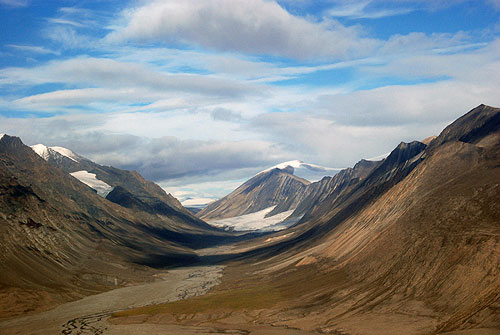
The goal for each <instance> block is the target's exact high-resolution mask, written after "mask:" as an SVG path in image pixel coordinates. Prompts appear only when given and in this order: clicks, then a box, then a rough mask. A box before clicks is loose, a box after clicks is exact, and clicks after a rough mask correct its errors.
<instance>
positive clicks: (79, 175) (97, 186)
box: [70, 171, 113, 198]
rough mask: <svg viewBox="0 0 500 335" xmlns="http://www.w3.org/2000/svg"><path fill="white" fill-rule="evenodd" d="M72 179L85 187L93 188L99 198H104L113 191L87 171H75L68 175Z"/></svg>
mask: <svg viewBox="0 0 500 335" xmlns="http://www.w3.org/2000/svg"><path fill="white" fill-rule="evenodd" d="M70 175H72V176H73V177H75V178H76V179H78V180H79V181H81V182H82V183H84V184H85V185H87V186H89V187H91V188H93V189H94V190H96V191H97V194H99V195H100V196H101V197H103V198H104V197H106V196H107V195H108V193H109V192H111V191H112V190H113V187H112V186H110V185H108V184H106V183H105V182H103V181H102V180H99V179H97V178H96V175H95V174H94V173H89V172H88V171H76V172H73V173H70Z"/></svg>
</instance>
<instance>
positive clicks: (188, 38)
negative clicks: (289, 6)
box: [107, 0, 376, 59]
mask: <svg viewBox="0 0 500 335" xmlns="http://www.w3.org/2000/svg"><path fill="white" fill-rule="evenodd" d="M123 15H124V21H126V23H125V26H123V27H121V28H117V29H116V30H115V31H114V32H112V33H111V34H109V35H108V37H107V41H114V42H123V41H128V40H131V41H138V42H151V41H156V42H158V41H160V42H164V43H166V44H174V45H175V44H178V43H181V44H188V45H191V44H195V45H199V46H202V47H205V48H208V49H212V50H219V51H236V52H243V53H249V54H269V55H275V56H285V57H291V58H298V59H309V58H339V57H347V56H348V55H350V54H352V53H356V54H362V53H365V54H366V53H368V52H369V51H370V50H371V49H372V48H373V47H374V45H375V44H376V42H375V41H374V40H370V39H366V38H362V37H360V36H359V33H358V31H357V29H356V28H349V27H345V26H343V25H341V24H340V23H338V22H336V21H323V22H314V21H308V20H306V19H304V18H302V17H297V16H293V15H291V14H290V13H288V12H287V11H286V10H285V9H283V8H282V7H280V6H279V5H278V4H277V3H275V2H273V1H264V0H203V1H200V0H188V1H182V2H180V1H173V0H170V1H153V2H149V3H146V4H144V5H143V6H141V7H138V8H134V9H129V10H126V11H125V12H124V13H123Z"/></svg>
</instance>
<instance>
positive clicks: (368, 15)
mask: <svg viewBox="0 0 500 335" xmlns="http://www.w3.org/2000/svg"><path fill="white" fill-rule="evenodd" d="M373 3H374V1H371V0H364V1H349V2H343V3H341V4H339V5H336V6H335V7H333V8H331V9H329V10H328V15H330V16H333V17H346V18H351V19H379V18H383V17H387V16H396V15H403V14H408V13H410V12H412V11H413V8H408V7H406V8H376V7H375V8H370V4H373Z"/></svg>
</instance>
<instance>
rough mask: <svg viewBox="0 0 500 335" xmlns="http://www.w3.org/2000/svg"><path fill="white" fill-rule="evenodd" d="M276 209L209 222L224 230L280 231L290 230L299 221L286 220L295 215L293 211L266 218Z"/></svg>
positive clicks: (271, 208) (270, 208) (269, 208)
mask: <svg viewBox="0 0 500 335" xmlns="http://www.w3.org/2000/svg"><path fill="white" fill-rule="evenodd" d="M274 207H276V206H272V207H268V208H266V209H263V210H261V211H258V212H255V213H250V214H245V215H241V216H235V217H232V218H227V219H221V220H214V221H209V222H208V223H209V224H211V225H213V226H215V227H218V228H223V229H226V230H236V231H246V230H257V231H278V230H283V229H285V228H288V227H289V226H291V225H292V224H293V223H295V222H296V221H297V220H293V221H290V220H285V219H286V218H287V217H288V216H290V215H291V214H292V213H293V211H294V210H293V209H292V210H289V211H286V212H281V213H278V214H276V215H273V216H270V217H267V218H266V217H265V216H266V215H267V214H268V213H269V212H271V211H272V210H273V209H274Z"/></svg>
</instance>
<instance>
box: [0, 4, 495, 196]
mask: <svg viewBox="0 0 500 335" xmlns="http://www.w3.org/2000/svg"><path fill="white" fill-rule="evenodd" d="M499 17H500V1H499V0H485V1H477V0H455V1H454V0H443V1H441V0H434V1H425V0H399V1H395V0H392V1H390V0H351V1H347V0H320V1H312V0H279V1H271V0H198V1H197V0H185V1H180V0H175V1H174V0H164V1H147V0H135V1H100V0H95V1H94V0H88V1H74V0H63V1H35V0H31V1H30V0H0V25H1V29H0V88H1V89H0V132H1V133H8V134H13V135H17V136H20V137H21V138H22V139H23V141H24V142H25V143H27V144H35V143H44V144H47V145H60V146H65V147H68V148H70V149H72V150H74V151H76V152H77V153H79V154H82V155H84V156H87V157H89V158H90V159H93V160H95V161H97V162H99V163H102V164H110V165H114V166H118V167H122V168H127V169H135V170H137V171H139V172H140V173H142V174H143V175H145V176H146V177H147V178H149V179H152V180H154V181H156V182H158V183H160V185H162V186H163V187H164V188H166V189H167V190H168V191H170V192H172V193H173V194H174V195H176V196H178V197H180V198H181V199H185V198H188V197H195V198H216V197H220V196H222V195H224V194H225V193H227V192H228V191H230V190H231V189H232V188H234V187H235V186H237V184H238V183H239V182H241V181H243V180H245V179H247V178H248V177H250V176H252V175H253V174H254V173H256V172H258V171H260V170H262V169H264V168H267V167H268V166H271V165H274V164H277V163H279V162H282V161H287V160H293V159H300V160H304V161H308V162H311V163H315V164H320V165H324V166H329V167H347V166H352V165H353V164H354V163H356V161H358V160H359V159H361V158H369V157H374V156H378V155H380V154H383V153H385V152H388V151H390V150H391V149H393V148H394V147H395V146H396V145H397V144H398V143H399V142H400V141H401V140H404V141H410V140H413V139H422V138H425V137H427V136H430V135H434V134H437V133H439V131H440V130H441V129H442V128H443V127H444V126H445V125H446V124H448V123H449V122H451V121H452V120H454V119H455V118H457V117H458V116H460V115H462V114H464V113H465V112H467V111H468V110H470V109H471V108H473V107H475V106H477V105H479V104H481V103H485V104H489V105H495V106H500V95H499V94H498V87H500V85H499V84H500V38H499V37H500V19H499Z"/></svg>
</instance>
